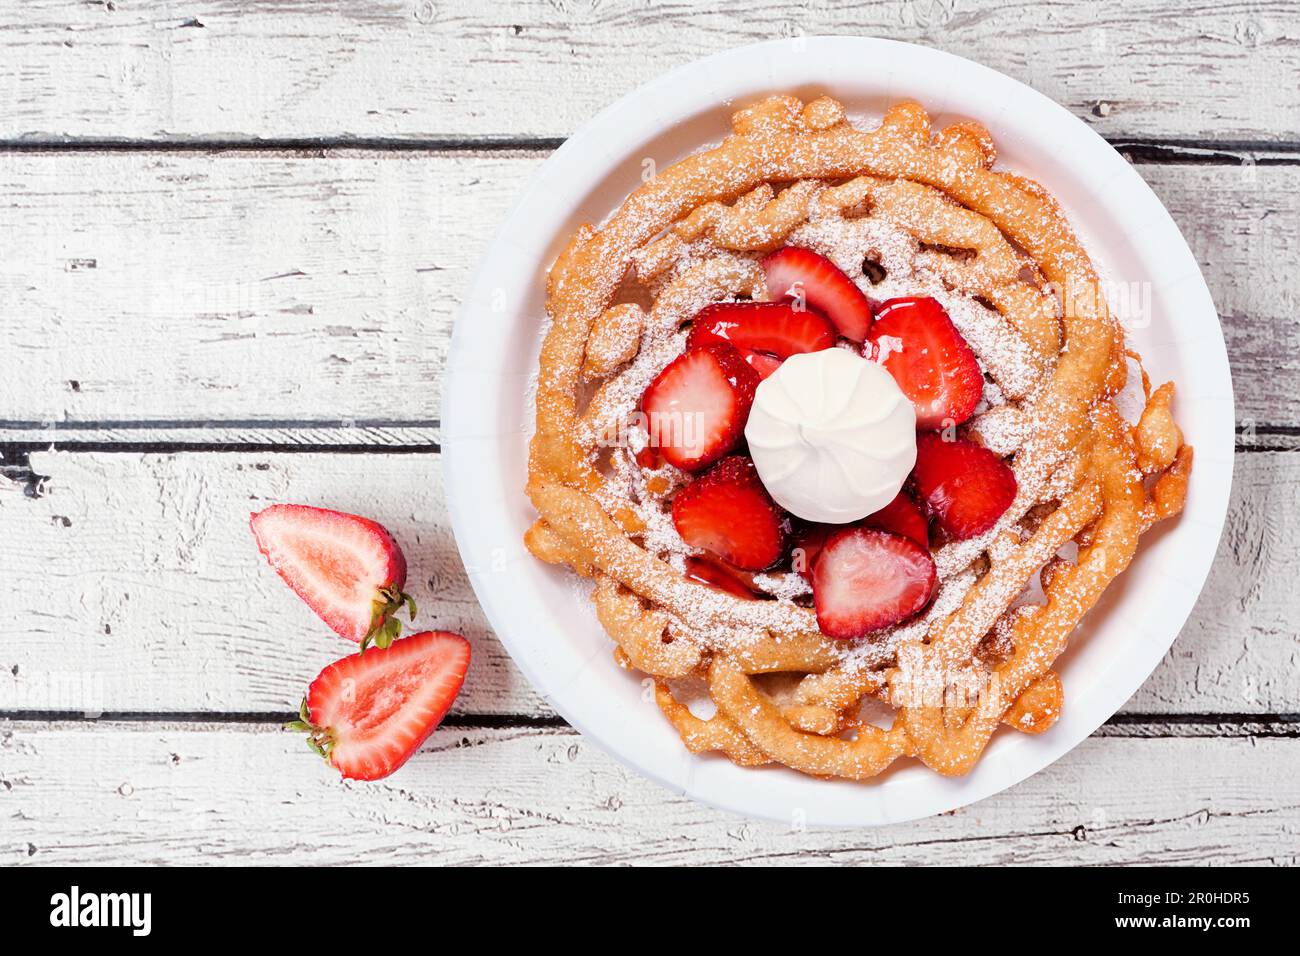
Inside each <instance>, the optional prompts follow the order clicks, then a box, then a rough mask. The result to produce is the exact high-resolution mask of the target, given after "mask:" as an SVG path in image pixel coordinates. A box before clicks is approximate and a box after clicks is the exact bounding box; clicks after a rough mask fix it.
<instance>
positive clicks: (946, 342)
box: [864, 296, 984, 429]
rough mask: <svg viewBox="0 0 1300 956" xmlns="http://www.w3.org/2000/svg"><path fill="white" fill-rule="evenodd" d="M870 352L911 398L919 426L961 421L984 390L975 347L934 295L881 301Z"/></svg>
mask: <svg viewBox="0 0 1300 956" xmlns="http://www.w3.org/2000/svg"><path fill="white" fill-rule="evenodd" d="M864 352H865V353H867V355H868V357H869V358H873V359H875V360H876V361H877V362H879V363H880V364H881V365H882V366H884V368H885V370H886V371H888V372H889V374H890V375H892V376H893V377H894V381H895V382H897V383H898V387H899V388H900V389H901V390H902V392H903V394H904V395H906V396H907V397H908V399H910V400H911V402H912V404H913V405H914V406H915V408H916V427H917V428H922V429H924V428H944V427H947V426H949V425H959V424H961V423H962V422H964V421H966V419H968V418H970V416H971V415H972V414H973V413H974V412H975V406H976V405H978V404H979V400H980V396H981V395H983V393H984V373H983V372H982V371H980V366H979V362H977V361H976V359H975V353H974V352H972V351H971V348H970V346H969V345H968V344H966V340H965V339H964V338H962V335H961V333H960V332H958V331H957V327H956V326H954V325H953V324H952V320H951V319H949V318H948V313H947V312H945V311H944V308H943V306H942V305H940V304H939V302H938V301H936V300H935V299H932V298H930V297H928V296H927V297H924V298H902V299H888V300H886V301H885V302H883V303H881V305H880V307H879V309H878V310H877V312H876V322H875V325H873V326H872V327H871V336H870V339H869V341H868V343H867V347H866V348H865V349H864Z"/></svg>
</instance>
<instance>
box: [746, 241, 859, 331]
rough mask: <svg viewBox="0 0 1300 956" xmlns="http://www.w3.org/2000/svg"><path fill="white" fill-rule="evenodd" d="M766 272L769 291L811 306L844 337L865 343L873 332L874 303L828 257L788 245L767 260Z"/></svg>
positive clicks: (764, 262)
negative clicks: (872, 308) (872, 310)
mask: <svg viewBox="0 0 1300 956" xmlns="http://www.w3.org/2000/svg"><path fill="white" fill-rule="evenodd" d="M762 266H763V272H764V273H765V275H766V277H767V290H768V292H769V293H771V294H772V295H773V296H783V297H786V298H789V299H792V300H794V302H795V307H796V308H798V307H799V303H801V302H802V303H803V304H804V305H807V306H811V307H812V308H813V309H816V310H817V311H818V312H820V313H822V314H823V315H824V316H826V318H828V319H830V321H831V323H832V324H833V325H834V326H835V328H836V329H838V330H839V333H840V335H842V336H844V337H845V338H846V339H850V340H851V341H854V342H862V341H864V340H865V339H866V337H867V333H868V332H870V331H871V303H870V302H869V301H868V300H867V297H866V296H865V295H864V294H863V292H862V290H861V289H859V288H858V287H857V285H856V284H855V283H854V282H853V280H852V279H850V278H849V277H848V276H847V275H845V274H844V273H843V272H842V271H841V270H840V269H839V267H837V266H836V265H835V263H833V262H831V261H830V260H829V259H827V258H826V257H825V256H823V255H821V254H819V253H816V252H813V251H812V250H811V249H802V248H799V247H798V246H786V247H785V248H784V249H778V250H777V251H776V252H773V253H772V254H770V255H768V256H767V257H765V258H764V259H763V261H762Z"/></svg>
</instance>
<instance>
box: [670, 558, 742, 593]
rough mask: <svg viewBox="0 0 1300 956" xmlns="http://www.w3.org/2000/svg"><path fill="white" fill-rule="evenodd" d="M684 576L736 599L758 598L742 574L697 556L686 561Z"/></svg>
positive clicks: (719, 563) (718, 562)
mask: <svg viewBox="0 0 1300 956" xmlns="http://www.w3.org/2000/svg"><path fill="white" fill-rule="evenodd" d="M686 576H687V577H688V578H690V579H691V580H692V581H699V582H700V583H701V584H707V585H708V586H709V587H711V588H717V589H718V590H719V591H726V592H727V593H728V594H734V595H735V596H736V597H741V598H750V599H752V598H756V597H758V596H759V595H758V593H757V592H756V591H755V590H754V588H753V587H752V586H751V584H750V582H749V581H746V580H745V577H744V572H741V571H737V570H736V569H735V568H732V567H730V566H728V565H725V564H723V563H721V562H720V561H713V560H711V559H709V558H702V557H700V556H699V555H694V554H693V555H691V556H690V557H689V558H687V559H686Z"/></svg>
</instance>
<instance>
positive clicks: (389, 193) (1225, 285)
mask: <svg viewBox="0 0 1300 956" xmlns="http://www.w3.org/2000/svg"><path fill="white" fill-rule="evenodd" d="M539 162H540V156H538V155H535V154H534V155H515V154H505V155H502V154H491V155H466V154H448V153H382V154H374V153H365V152H355V151H344V152H342V153H339V152H332V153H330V154H328V155H326V156H324V157H318V158H308V157H303V156H293V155H267V154H246V153H237V154H221V155H218V156H209V155H202V154H189V153H183V154H168V155H150V154H139V153H115V154H97V155H86V154H74V155H69V154H13V153H9V154H4V153H0V301H3V302H4V303H5V314H4V321H3V322H0V355H4V356H5V370H6V373H7V374H6V375H5V376H4V377H3V378H2V379H0V421H8V422H13V421H15V420H17V421H21V422H27V423H29V424H30V425H31V426H35V427H36V428H39V427H40V425H41V423H42V422H50V423H60V424H62V423H87V422H95V421H105V420H107V421H111V422H117V423H122V422H129V421H141V420H150V421H155V422H168V421H172V422H174V421H184V420H227V421H241V422H244V423H248V422H249V421H250V420H259V419H260V420H263V421H267V422H272V421H274V420H285V419H299V420H306V421H313V422H320V423H322V424H329V423H333V424H336V425H337V424H339V423H340V422H342V421H344V420H352V421H358V422H364V421H379V422H383V421H408V422H426V421H429V420H432V419H436V417H437V414H438V408H439V388H438V385H437V383H438V381H439V377H440V374H441V371H442V368H443V364H444V360H445V356H446V352H447V347H448V344H449V340H450V329H451V323H452V319H453V316H454V313H455V309H456V307H457V305H458V303H459V299H460V296H461V295H462V294H463V292H464V290H465V289H466V287H467V286H468V283H469V280H470V274H471V272H472V270H473V268H474V266H475V264H476V262H477V260H478V258H479V256H480V254H481V252H482V250H483V249H484V248H485V246H486V244H487V242H488V240H489V238H490V236H491V234H492V233H493V231H494V230H495V229H496V228H497V226H498V224H499V223H500V222H501V220H502V218H503V217H504V215H505V211H506V209H507V208H508V206H509V204H510V202H511V201H512V200H513V198H514V197H515V196H516V195H517V194H518V193H519V191H520V190H521V189H522V188H523V186H524V183H525V181H526V179H527V178H528V176H529V175H530V174H531V173H532V172H533V170H534V169H535V168H536V167H537V165H538V163H539ZM1139 169H1140V170H1141V172H1142V173H1143V175H1145V176H1146V177H1147V179H1148V180H1149V181H1150V182H1151V184H1152V186H1153V187H1154V188H1155V189H1156V191H1157V192H1158V193H1159V194H1160V196H1161V197H1162V199H1163V200H1164V201H1165V203H1166V204H1167V205H1168V206H1169V208H1170V210H1171V212H1172V213H1173V215H1174V218H1175V219H1176V220H1177V221H1178V223H1179V225H1180V226H1181V227H1182V229H1183V232H1184V234H1185V235H1187V237H1188V239H1189V241H1190V242H1191V243H1192V246H1193V248H1194V250H1195V252H1196V255H1197V258H1198V260H1199V261H1200V262H1201V264H1202V268H1203V269H1204V271H1205V274H1206V278H1207V280H1208V281H1209V283H1210V287H1211V290H1212V291H1213V292H1214V294H1215V297H1216V300H1217V302H1218V306H1219V309H1220V312H1221V314H1222V315H1223V316H1224V326H1225V333H1226V335H1227V340H1228V347H1229V348H1228V351H1229V355H1230V357H1231V359H1232V362H1233V372H1234V377H1235V381H1236V388H1237V400H1238V409H1239V415H1240V416H1242V417H1243V418H1249V419H1253V420H1254V421H1255V422H1256V423H1258V424H1289V423H1295V422H1300V393H1297V391H1296V389H1295V388H1294V385H1293V383H1294V381H1295V379H1296V376H1297V375H1300V299H1298V297H1297V287H1296V284H1295V282H1294V278H1293V270H1292V269H1290V268H1289V267H1288V266H1289V263H1290V262H1291V261H1292V259H1293V258H1294V256H1293V252H1292V250H1291V243H1292V239H1293V237H1292V231H1293V227H1294V224H1295V222H1296V221H1297V218H1298V217H1300V167H1293V166H1258V167H1227V166H1142V167H1139ZM538 281H539V282H540V281H541V280H540V277H539V280H538ZM288 370H292V374H288V373H287V372H288Z"/></svg>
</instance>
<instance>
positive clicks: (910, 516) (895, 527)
mask: <svg viewBox="0 0 1300 956" xmlns="http://www.w3.org/2000/svg"><path fill="white" fill-rule="evenodd" d="M862 523H863V524H864V525H866V526H867V527H868V528H879V529H880V530H881V531H890V532H893V533H894V534H901V535H902V536H903V537H904V538H910V539H912V540H913V541H915V542H916V543H917V544H919V545H920V546H921V547H923V548H927V549H928V548H929V547H930V523H929V522H928V521H926V520H925V515H923V514H921V509H920V508H918V507H917V506H916V502H915V501H913V500H912V499H911V498H909V497H908V496H907V493H906V492H903V491H900V492H899V493H898V494H897V495H896V496H895V497H894V500H893V501H891V502H890V503H889V504H887V505H885V507H883V508H881V509H880V510H879V511H877V512H876V513H875V514H871V515H867V517H865V518H863V519H862Z"/></svg>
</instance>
